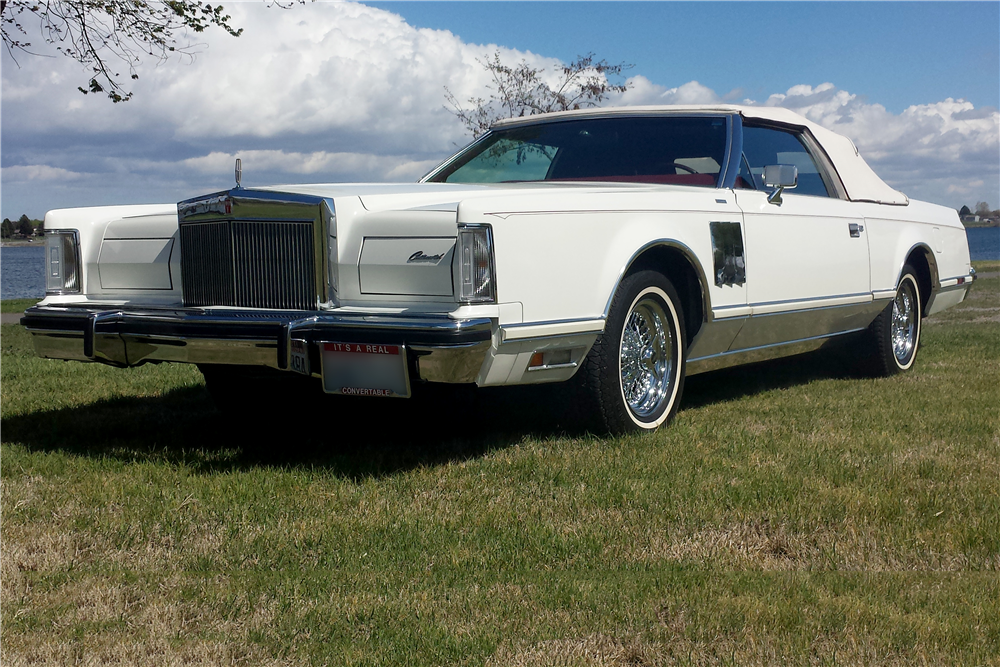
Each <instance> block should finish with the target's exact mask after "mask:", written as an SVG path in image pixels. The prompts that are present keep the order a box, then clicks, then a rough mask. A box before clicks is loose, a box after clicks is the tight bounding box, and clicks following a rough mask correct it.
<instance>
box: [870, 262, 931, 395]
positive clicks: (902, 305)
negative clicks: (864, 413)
mask: <svg viewBox="0 0 1000 667" xmlns="http://www.w3.org/2000/svg"><path fill="white" fill-rule="evenodd" d="M920 304H921V300H920V282H919V281H918V280H917V272H916V270H915V269H914V268H913V267H912V266H910V265H909V264H907V265H906V266H904V267H903V275H902V277H901V278H900V279H899V285H898V286H897V287H896V296H895V297H894V298H893V300H892V303H891V304H889V305H888V306H886V308H885V310H883V311H882V312H881V313H879V315H878V317H876V318H875V321H873V322H872V323H871V325H870V326H869V327H868V331H867V333H866V337H867V340H868V346H869V354H868V358H867V360H866V361H867V363H866V364H865V366H866V370H867V371H868V372H869V373H870V374H873V375H879V376H889V375H895V374H896V373H901V372H902V371H905V370H909V369H910V368H911V367H912V366H913V362H914V361H915V360H916V357H917V350H918V349H919V347H920V320H921V316H922V315H923V313H922V312H921V306H920Z"/></svg>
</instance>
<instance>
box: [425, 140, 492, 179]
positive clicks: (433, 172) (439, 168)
mask: <svg viewBox="0 0 1000 667" xmlns="http://www.w3.org/2000/svg"><path fill="white" fill-rule="evenodd" d="M492 134H493V130H487V131H486V132H484V133H483V135H482V136H480V137H478V138H476V139H473V140H472V142H470V143H469V144H468V145H466V147H465V148H463V149H461V150H459V151H458V152H457V153H455V154H454V155H452V156H451V157H449V158H447V159H446V160H445V161H444V162H442V163H441V164H439V165H438V166H436V167H434V168H433V169H431V170H430V171H429V172H427V173H426V174H425V175H424V176H423V177H422V178H421V179H420V180H418V181H417V183H430V182H432V181H431V179H433V178H434V177H435V176H437V175H438V174H439V173H441V172H442V171H445V170H446V169H447V168H448V167H450V166H451V165H452V164H454V163H455V162H456V161H457V160H460V159H461V158H462V157H463V156H464V155H465V154H466V153H468V152H469V151H471V150H474V149H475V148H476V146H478V145H479V144H481V143H483V142H484V141H487V140H488V139H489V138H490V136H492Z"/></svg>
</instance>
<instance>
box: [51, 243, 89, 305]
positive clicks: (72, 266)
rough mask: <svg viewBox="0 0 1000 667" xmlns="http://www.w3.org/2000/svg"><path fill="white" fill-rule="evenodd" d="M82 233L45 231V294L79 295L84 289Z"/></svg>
mask: <svg viewBox="0 0 1000 667" xmlns="http://www.w3.org/2000/svg"><path fill="white" fill-rule="evenodd" d="M81 269H82V267H81V262H80V232H79V231H78V230H76V229H52V230H48V229H47V230H45V293H46V294H47V295H48V294H53V295H58V294H79V293H80V292H81V289H82V283H83V280H82V271H81Z"/></svg>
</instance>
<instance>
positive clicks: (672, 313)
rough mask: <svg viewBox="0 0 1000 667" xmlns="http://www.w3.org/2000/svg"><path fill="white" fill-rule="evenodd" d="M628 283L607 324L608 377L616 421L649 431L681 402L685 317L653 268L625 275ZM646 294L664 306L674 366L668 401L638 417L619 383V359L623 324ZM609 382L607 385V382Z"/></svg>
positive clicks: (666, 283)
mask: <svg viewBox="0 0 1000 667" xmlns="http://www.w3.org/2000/svg"><path fill="white" fill-rule="evenodd" d="M625 282H626V283H627V285H623V286H624V287H626V289H625V290H624V292H623V293H622V299H621V300H620V302H616V304H615V306H616V308H614V310H615V311H616V312H614V313H613V316H612V317H611V318H610V320H611V321H610V322H609V323H610V324H612V325H613V327H614V328H613V331H614V345H613V346H612V347H611V349H609V350H608V351H609V352H613V354H614V357H615V358H614V363H609V364H607V368H608V369H609V370H613V375H614V377H613V378H609V380H610V381H613V383H614V391H615V395H616V397H617V401H616V403H617V408H618V409H617V410H616V412H620V415H618V417H619V420H620V421H621V422H622V423H623V424H624V425H625V426H628V425H629V424H631V425H632V430H642V431H652V430H653V429H656V428H657V427H659V426H661V425H662V424H664V423H666V422H667V421H669V420H670V418H671V417H672V416H673V415H674V413H675V412H676V411H677V404H678V402H679V401H680V396H681V393H682V389H683V385H684V364H685V348H686V343H687V342H686V340H685V338H686V336H685V332H684V316H683V311H681V310H680V307H679V305H678V304H679V303H680V299H679V298H678V297H677V292H676V291H675V290H674V288H673V285H671V284H670V282H669V281H668V280H667V279H666V278H665V277H663V276H662V275H661V274H659V273H656V272H653V271H641V272H638V273H635V274H633V275H631V276H629V277H628V278H626V281H625ZM647 297H653V298H654V299H656V300H657V301H658V302H659V303H660V305H661V306H662V307H663V311H664V312H665V313H666V315H667V317H668V319H669V322H668V323H667V324H668V326H669V327H670V329H671V335H672V337H673V348H674V349H673V369H672V375H673V377H672V378H671V389H672V390H671V394H670V397H669V399H668V400H666V401H664V403H663V404H662V405H661V406H659V408H657V410H656V411H655V412H654V413H653V414H652V415H649V416H646V417H639V416H638V415H636V414H635V413H633V412H632V409H631V408H630V407H629V405H628V401H627V400H626V398H625V389H624V387H623V386H622V359H621V348H622V344H623V341H624V337H625V324H626V322H628V320H629V317H630V315H631V313H632V311H633V309H634V308H635V307H636V305H637V304H638V303H639V302H640V301H642V300H643V299H645V298H647ZM610 381H609V384H610Z"/></svg>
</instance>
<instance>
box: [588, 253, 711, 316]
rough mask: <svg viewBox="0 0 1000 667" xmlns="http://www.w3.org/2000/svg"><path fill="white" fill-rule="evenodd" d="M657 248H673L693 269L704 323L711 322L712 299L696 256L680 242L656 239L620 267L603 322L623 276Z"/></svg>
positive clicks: (703, 271)
mask: <svg viewBox="0 0 1000 667" xmlns="http://www.w3.org/2000/svg"><path fill="white" fill-rule="evenodd" d="M657 246H667V247H668V248H675V249H676V250H680V251H681V253H682V254H683V255H684V256H685V258H686V259H687V260H688V262H689V263H690V264H691V266H693V267H694V270H695V272H696V273H697V274H698V287H699V288H700V289H701V300H702V309H703V310H704V313H705V315H704V321H705V322H711V321H712V318H713V315H712V299H711V297H710V296H709V293H708V279H707V278H705V269H703V268H702V266H701V262H699V261H698V256H697V255H696V254H695V253H694V251H693V250H691V248H689V247H687V246H686V245H684V244H683V243H681V242H680V241H676V240H674V239H656V240H655V241H650V242H648V243H646V245H644V246H642V247H641V248H639V249H638V250H636V251H635V252H634V253H632V256H631V257H629V260H628V261H627V262H625V265H624V266H622V268H621V271H619V272H618V280H616V281H615V286H614V288H613V289H612V290H611V294H610V295H609V296H608V302H607V303H606V304H605V305H604V313H603V314H602V315H601V317H603V318H604V319H605V320H606V319H608V313H609V312H611V302H612V301H614V299H615V293H616V292H617V291H618V286H619V285H620V284H621V282H622V280H623V279H624V278H625V274H626V273H627V272H628V270H629V269H630V268H631V267H632V265H633V264H634V263H635V260H637V259H638V258H639V256H640V255H642V254H643V253H644V252H646V251H647V250H650V249H652V248H655V247H657Z"/></svg>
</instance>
